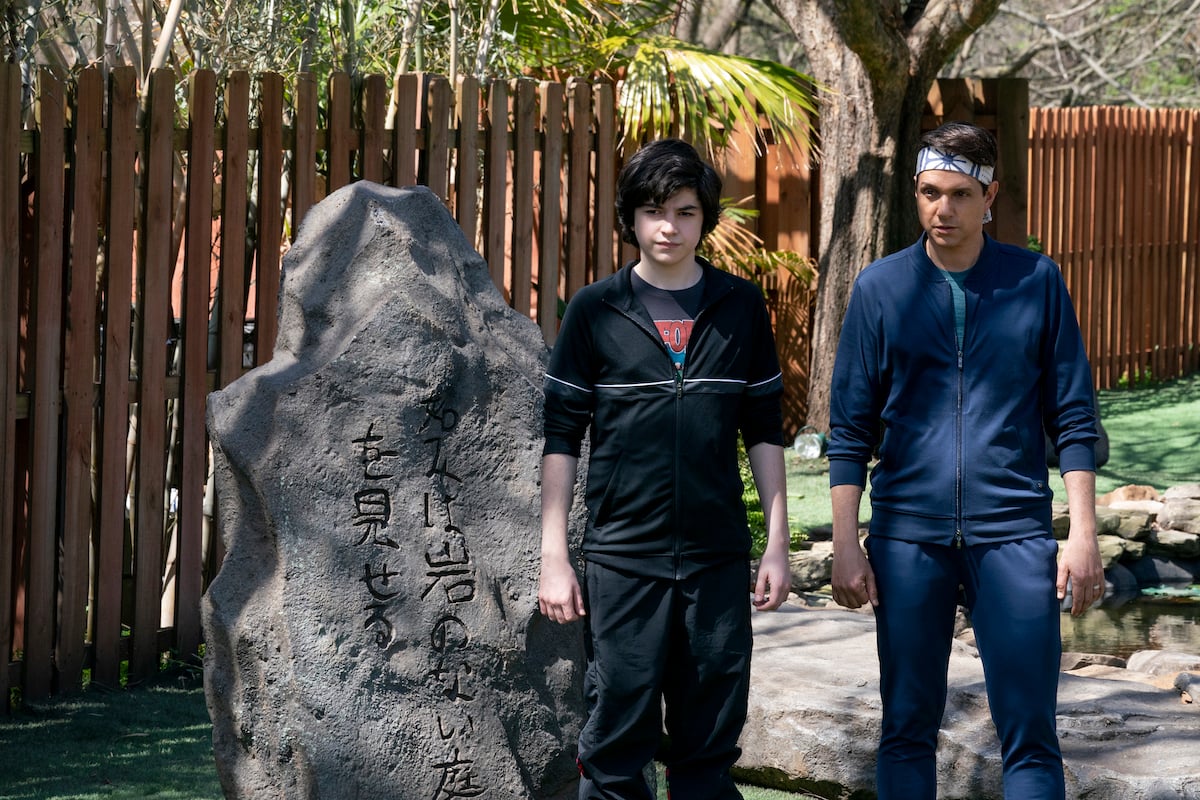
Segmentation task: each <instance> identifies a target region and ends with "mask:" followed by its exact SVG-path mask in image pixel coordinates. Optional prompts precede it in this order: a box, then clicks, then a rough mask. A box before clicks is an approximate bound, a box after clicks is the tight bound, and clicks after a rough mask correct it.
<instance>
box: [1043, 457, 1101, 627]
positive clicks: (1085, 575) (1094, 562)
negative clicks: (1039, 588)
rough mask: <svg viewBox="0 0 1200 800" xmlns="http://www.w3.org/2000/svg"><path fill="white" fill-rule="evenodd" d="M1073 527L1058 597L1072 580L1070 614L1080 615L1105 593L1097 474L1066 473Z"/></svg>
mask: <svg viewBox="0 0 1200 800" xmlns="http://www.w3.org/2000/svg"><path fill="white" fill-rule="evenodd" d="M1063 485H1064V486H1065V487H1066V490H1067V506H1068V510H1069V513H1070V515H1071V531H1070V533H1069V534H1067V541H1066V544H1064V545H1063V546H1062V554H1061V555H1060V556H1059V559H1058V580H1057V581H1056V584H1057V585H1056V587H1055V588H1056V590H1057V591H1058V599H1059V601H1062V599H1063V598H1065V597H1066V596H1067V580H1068V579H1070V581H1071V614H1072V616H1076V617H1078V616H1079V615H1080V614H1082V613H1083V612H1084V611H1087V610H1088V609H1089V608H1091V607H1092V606H1093V605H1094V604H1096V603H1097V602H1098V601H1099V600H1100V599H1101V598H1102V597H1104V564H1103V562H1101V560H1100V542H1099V541H1098V540H1097V539H1096V474H1095V473H1094V472H1090V471H1086V470H1072V471H1071V472H1067V473H1065V474H1064V475H1063Z"/></svg>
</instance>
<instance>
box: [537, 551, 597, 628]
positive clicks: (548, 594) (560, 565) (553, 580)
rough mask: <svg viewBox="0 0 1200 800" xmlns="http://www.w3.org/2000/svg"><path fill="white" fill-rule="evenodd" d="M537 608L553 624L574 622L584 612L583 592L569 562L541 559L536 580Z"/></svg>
mask: <svg viewBox="0 0 1200 800" xmlns="http://www.w3.org/2000/svg"><path fill="white" fill-rule="evenodd" d="M538 608H539V609H541V612H542V613H543V614H545V615H546V616H547V617H549V618H550V619H552V620H554V621H555V622H559V623H565V622H574V621H575V620H577V619H579V618H580V617H582V616H583V615H584V614H585V613H587V612H586V611H584V608H583V592H581V591H580V589H579V579H578V578H577V577H575V570H574V569H572V568H571V564H570V562H569V561H565V560H563V559H557V558H556V559H545V558H543V559H542V571H541V576H540V577H539V580H538Z"/></svg>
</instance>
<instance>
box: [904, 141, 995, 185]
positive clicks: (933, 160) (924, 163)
mask: <svg viewBox="0 0 1200 800" xmlns="http://www.w3.org/2000/svg"><path fill="white" fill-rule="evenodd" d="M927 169H942V170H946V171H948V172H961V173H962V174H964V175H970V176H971V177H972V178H974V179H976V180H977V181H979V182H980V183H982V184H983V185H984V186H987V185H989V184H990V183H991V182H992V175H993V174H994V173H995V171H996V168H995V167H987V166H983V165H982V164H976V163H975V162H973V161H971V160H970V159H967V158H964V157H962V156H956V155H952V154H951V153H943V152H942V151H941V150H937V149H935V148H933V147H924V148H921V152H919V153H917V171H916V172H914V173H913V175H920V174H921V173H922V172H924V171H925V170H927Z"/></svg>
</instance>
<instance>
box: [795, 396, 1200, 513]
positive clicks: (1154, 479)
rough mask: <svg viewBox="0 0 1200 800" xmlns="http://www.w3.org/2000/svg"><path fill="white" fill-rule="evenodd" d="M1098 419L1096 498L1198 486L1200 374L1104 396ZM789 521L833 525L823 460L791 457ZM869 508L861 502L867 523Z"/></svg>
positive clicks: (1057, 491)
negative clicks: (1129, 490) (1139, 487)
mask: <svg viewBox="0 0 1200 800" xmlns="http://www.w3.org/2000/svg"><path fill="white" fill-rule="evenodd" d="M1100 419H1101V421H1102V422H1103V424H1104V428H1105V430H1106V431H1107V432H1108V439H1109V450H1110V452H1109V460H1108V463H1107V464H1105V465H1104V467H1102V468H1101V469H1099V470H1098V471H1097V472H1096V493H1097V494H1106V493H1108V492H1111V491H1112V490H1113V489H1116V488H1117V487H1119V486H1125V485H1127V484H1143V485H1147V486H1153V487H1154V488H1155V489H1157V490H1158V491H1159V492H1163V491H1165V490H1166V489H1168V488H1170V487H1172V486H1176V485H1179V484H1183V483H1196V482H1197V481H1200V456H1197V454H1198V453H1200V374H1197V375H1192V376H1190V377H1188V378H1183V379H1180V380H1175V381H1169V382H1164V383H1160V384H1155V385H1153V386H1150V387H1147V388H1143V389H1136V390H1121V389H1113V390H1110V391H1104V392H1100ZM787 468H788V472H787V480H788V487H787V488H788V517H789V520H790V522H791V524H792V527H793V530H796V529H800V530H808V529H809V528H812V527H816V526H820V525H829V524H830V523H831V522H832V521H833V517H832V512H831V510H830V504H829V471H828V463H827V461H826V460H825V459H823V458H822V459H814V460H811V461H808V460H805V459H801V458H798V457H796V455H795V454H794V453H793V452H792V451H790V450H789V451H788V453H787ZM1050 487H1051V488H1052V489H1053V490H1054V499H1055V500H1058V501H1061V502H1066V499H1067V494H1066V490H1065V488H1064V487H1063V482H1062V476H1060V475H1059V474H1058V470H1057V469H1056V468H1051V469H1050ZM869 513H870V507H869V503H868V502H867V500H866V499H864V500H863V505H862V514H863V519H864V520H866V519H867V516H868V515H869Z"/></svg>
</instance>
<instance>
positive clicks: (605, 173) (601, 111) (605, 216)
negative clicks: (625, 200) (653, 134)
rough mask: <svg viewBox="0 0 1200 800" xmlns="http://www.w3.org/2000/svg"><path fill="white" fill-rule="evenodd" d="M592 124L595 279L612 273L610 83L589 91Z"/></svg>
mask: <svg viewBox="0 0 1200 800" xmlns="http://www.w3.org/2000/svg"><path fill="white" fill-rule="evenodd" d="M592 103H593V108H594V109H595V110H594V112H593V114H592V117H593V119H594V121H595V125H596V174H595V177H594V179H593V183H594V186H595V192H594V201H593V202H594V203H595V212H594V214H593V219H592V230H593V235H594V244H593V247H592V249H593V251H594V253H595V255H594V257H593V258H594V263H593V266H594V268H595V272H596V280H600V279H601V278H604V277H607V276H609V275H611V274H612V273H613V270H614V269H615V264H616V239H617V236H616V217H617V211H616V207H615V205H614V204H615V202H616V187H617V106H616V93H615V91H614V90H613V85H612V83H611V82H610V81H607V80H601V81H598V82H597V83H596V85H595V87H594V89H593V90H592Z"/></svg>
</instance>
